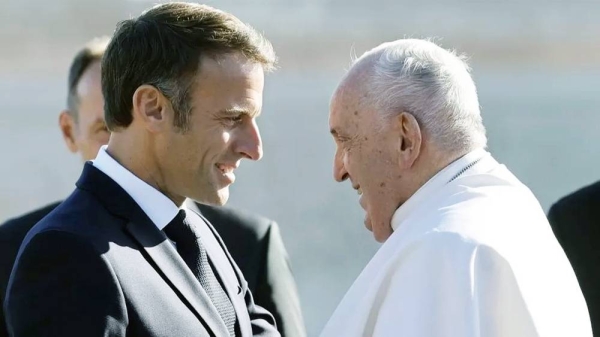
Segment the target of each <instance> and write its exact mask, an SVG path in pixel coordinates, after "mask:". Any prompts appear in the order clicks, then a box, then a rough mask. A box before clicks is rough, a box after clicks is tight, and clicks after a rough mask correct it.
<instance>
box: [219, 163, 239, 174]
mask: <svg viewBox="0 0 600 337" xmlns="http://www.w3.org/2000/svg"><path fill="white" fill-rule="evenodd" d="M216 166H217V168H218V169H219V170H220V171H221V172H223V173H225V174H228V173H233V170H235V169H236V166H232V165H224V164H217V165H216Z"/></svg>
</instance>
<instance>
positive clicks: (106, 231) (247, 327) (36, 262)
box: [4, 163, 279, 337]
mask: <svg viewBox="0 0 600 337" xmlns="http://www.w3.org/2000/svg"><path fill="white" fill-rule="evenodd" d="M208 226H209V228H210V230H211V231H212V232H213V234H214V235H215V236H216V238H217V240H218V241H217V242H218V243H217V244H216V248H217V249H222V250H223V252H222V253H223V254H211V252H213V253H214V252H215V249H214V248H215V247H214V246H213V247H212V248H210V247H208V246H207V250H208V252H209V256H210V258H211V260H212V262H213V263H212V264H213V266H214V268H215V274H216V275H217V277H218V278H219V279H220V281H221V282H222V284H223V287H224V289H225V290H226V292H227V294H228V295H229V297H230V299H231V301H232V303H233V306H234V308H235V311H236V315H237V319H238V336H242V337H249V336H279V333H278V332H277V331H276V329H275V326H274V320H273V317H272V316H271V315H270V314H269V313H268V312H267V311H266V310H264V309H262V308H260V307H258V306H256V305H255V304H254V301H253V299H252V295H251V293H250V291H249V290H248V287H247V282H246V280H245V279H244V277H243V275H242V273H241V271H240V270H239V269H238V268H237V266H236V264H235V263H234V262H233V259H231V257H230V256H229V254H228V252H227V250H226V248H225V246H224V244H223V243H222V241H220V238H219V237H218V235H217V234H216V232H215V231H214V229H213V228H212V227H211V226H210V224H208ZM219 256H222V258H220V257H219ZM4 309H5V314H6V322H7V326H8V328H9V331H10V332H11V333H12V335H14V336H16V337H20V336H90V337H92V336H157V337H158V336H165V337H166V336H182V337H183V336H219V337H220V336H227V335H228V333H227V328H226V327H225V325H224V323H223V322H222V320H221V319H220V316H219V314H218V312H217V311H216V309H215V308H214V306H213V305H212V303H211V302H210V299H209V297H208V295H207V294H206V292H205V291H204V289H202V287H201V286H200V283H199V282H198V281H197V279H196V278H195V277H194V276H193V275H192V273H191V271H190V270H189V268H187V266H186V265H185V262H183V260H182V259H181V257H180V256H179V254H178V253H177V251H176V250H175V248H174V247H173V245H172V244H171V242H169V240H167V238H166V236H165V235H164V233H163V232H162V231H160V230H158V228H156V226H155V225H154V224H153V223H152V221H151V220H150V219H149V218H148V217H147V216H146V214H145V213H144V212H143V211H142V210H141V208H140V207H139V206H138V205H137V204H136V203H135V201H134V200H133V199H132V198H131V197H130V196H129V195H128V194H127V193H126V192H125V191H124V190H123V189H122V188H121V187H120V186H119V185H118V184H116V183H115V182H114V181H113V180H112V179H110V178H109V177H108V176H106V175H105V174H104V173H102V172H101V171H99V170H98V169H96V168H95V167H94V166H93V165H92V164H90V163H88V164H86V165H85V167H84V170H83V173H82V176H81V178H80V179H79V181H78V182H77V188H76V190H75V191H74V192H73V193H72V194H71V196H69V198H67V199H66V200H65V201H64V202H63V203H62V204H60V205H59V206H58V207H56V208H55V209H54V210H53V211H52V212H50V214H48V216H46V217H45V218H44V219H42V220H41V221H40V222H39V223H38V224H37V225H36V226H34V228H33V229H32V230H31V231H30V232H29V233H28V234H27V236H26V237H25V239H24V240H23V243H22V245H21V248H20V250H19V253H18V256H17V259H16V262H15V265H14V267H13V271H12V273H11V276H10V280H9V283H8V287H7V291H6V298H5V303H4Z"/></svg>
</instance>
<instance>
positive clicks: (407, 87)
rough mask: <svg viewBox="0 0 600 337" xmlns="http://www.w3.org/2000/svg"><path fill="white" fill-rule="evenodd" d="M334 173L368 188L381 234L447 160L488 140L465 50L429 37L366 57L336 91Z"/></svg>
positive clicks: (365, 194) (371, 218)
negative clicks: (458, 51)
mask: <svg viewBox="0 0 600 337" xmlns="http://www.w3.org/2000/svg"><path fill="white" fill-rule="evenodd" d="M329 123H330V128H331V133H332V135H333V137H334V139H335V141H336V144H337V151H336V155H335V161H334V177H335V179H336V180H337V181H344V180H346V179H349V180H350V181H351V182H352V185H353V187H354V188H355V189H357V190H358V191H359V194H361V195H362V196H361V200H360V203H361V206H362V207H363V208H364V209H365V210H366V212H367V217H366V219H365V225H366V226H367V228H369V229H371V230H372V231H373V233H374V236H375V238H376V239H377V240H378V241H380V242H381V241H385V240H386V239H387V238H388V237H389V235H390V234H391V233H392V229H391V223H390V222H391V218H392V216H393V213H394V212H395V210H396V209H397V208H398V207H399V206H400V205H402V204H403V203H404V202H405V201H406V200H408V198H410V197H411V196H412V194H414V193H415V192H416V191H417V190H418V189H419V188H420V187H421V186H422V185H423V184H425V183H426V182H427V181H428V180H429V179H430V178H431V177H432V176H433V175H435V174H436V173H437V172H439V170H441V169H442V168H443V167H445V166H447V165H448V164H449V163H450V162H452V161H454V160H455V159H457V158H458V157H460V156H462V155H463V154H465V153H467V152H469V151H471V150H474V149H476V148H482V147H485V144H486V137H485V130H484V128H483V125H482V123H481V117H480V114H479V103H478V101H477V93H476V90H475V85H474V84H473V81H472V80H471V77H470V75H469V71H468V67H467V65H466V64H465V62H464V61H463V59H461V58H460V57H458V56H456V54H454V53H453V52H449V51H446V50H444V49H442V48H440V47H438V46H437V45H435V44H433V43H431V42H428V41H424V40H398V41H394V42H390V43H385V44H383V45H381V46H379V47H377V48H374V49H373V50H371V51H369V52H367V53H365V54H364V55H362V56H361V57H360V58H358V59H357V60H356V61H355V62H354V64H353V66H352V67H351V69H350V70H349V71H348V73H347V74H346V76H345V77H344V79H343V80H342V81H341V83H340V85H339V86H338V88H337V90H336V92H335V94H334V95H333V98H332V101H331V106H330V116H329Z"/></svg>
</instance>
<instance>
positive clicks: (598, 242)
mask: <svg viewBox="0 0 600 337" xmlns="http://www.w3.org/2000/svg"><path fill="white" fill-rule="evenodd" d="M548 220H549V221H550V225H551V226H552V230H553V231H554V235H556V238H557V239H558V242H560V244H561V246H562V247H563V249H564V250H565V253H566V254H567V257H568V258H569V261H571V265H572V266H573V269H574V270H575V275H577V280H578V281H579V285H580V286H581V291H583V296H584V297H585V300H586V302H587V306H588V310H589V313H590V318H591V320H592V329H593V331H594V334H595V335H596V336H600V287H598V285H600V182H596V183H594V184H592V185H589V186H586V187H583V188H581V189H579V190H577V191H575V192H573V193H571V194H569V195H567V196H565V197H563V198H561V199H560V200H559V201H557V202H556V203H555V204H554V205H552V207H550V211H548Z"/></svg>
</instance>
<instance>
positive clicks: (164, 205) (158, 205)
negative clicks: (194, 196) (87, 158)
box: [92, 145, 179, 230]
mask: <svg viewBox="0 0 600 337" xmlns="http://www.w3.org/2000/svg"><path fill="white" fill-rule="evenodd" d="M106 148H107V146H106V145H104V146H102V147H101V148H100V151H98V155H97V156H96V159H94V160H93V161H92V164H93V165H94V167H96V168H97V169H99V170H100V171H102V172H103V173H104V174H106V175H107V176H109V177H110V178H111V179H112V180H114V181H115V182H116V183H117V184H119V186H121V188H123V189H124V190H125V192H127V194H129V195H130V196H131V197H132V198H133V200H134V201H135V202H136V203H137V204H138V206H140V208H141V209H142V211H144V213H146V215H147V216H148V218H150V220H152V222H153V223H154V224H155V225H156V227H158V229H159V230H162V229H163V228H164V227H165V226H166V225H168V224H169V222H171V220H173V219H174V218H175V216H176V215H177V212H178V211H179V208H178V207H177V205H175V203H174V202H173V201H172V200H171V199H169V198H167V196H165V195H164V194H162V193H161V192H160V191H158V190H157V189H155V188H154V187H152V186H150V185H149V184H148V183H146V182H145V181H143V180H141V179H140V178H138V177H137V176H135V175H134V174H133V173H131V172H130V171H129V170H127V169H126V168H125V167H123V166H122V165H121V164H119V162H117V161H116V160H115V159H114V158H113V157H111V156H110V154H108V152H107V151H106Z"/></svg>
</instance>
